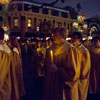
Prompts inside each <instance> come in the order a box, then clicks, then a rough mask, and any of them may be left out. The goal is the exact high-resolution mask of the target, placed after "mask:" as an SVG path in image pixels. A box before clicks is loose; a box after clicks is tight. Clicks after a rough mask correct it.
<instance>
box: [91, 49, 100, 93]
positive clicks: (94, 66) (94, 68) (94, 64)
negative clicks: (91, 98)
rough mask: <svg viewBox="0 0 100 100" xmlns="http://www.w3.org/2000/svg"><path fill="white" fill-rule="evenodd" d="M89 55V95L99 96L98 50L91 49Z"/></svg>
mask: <svg viewBox="0 0 100 100" xmlns="http://www.w3.org/2000/svg"><path fill="white" fill-rule="evenodd" d="M90 55H91V73H90V84H89V93H90V94H95V93H97V94H100V48H95V47H92V48H91V49H90Z"/></svg>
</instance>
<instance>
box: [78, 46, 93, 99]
mask: <svg viewBox="0 0 100 100" xmlns="http://www.w3.org/2000/svg"><path fill="white" fill-rule="evenodd" d="M78 49H79V50H80V51H81V52H82V57H81V59H82V60H81V68H80V78H79V81H78V94H79V99H78V100H86V98H87V93H88V87H89V78H90V69H91V63H90V53H89V50H88V49H87V48H86V47H84V45H82V44H81V45H80V46H79V47H78Z"/></svg>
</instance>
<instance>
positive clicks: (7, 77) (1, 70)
mask: <svg viewBox="0 0 100 100" xmlns="http://www.w3.org/2000/svg"><path fill="white" fill-rule="evenodd" d="M17 86H18V85H17V83H16V75H15V70H14V67H13V60H12V52H11V50H10V48H9V47H8V46H7V45H6V43H5V42H4V30H3V29H2V28H1V27H0V100H19V99H20V98H19V94H18V87H17Z"/></svg>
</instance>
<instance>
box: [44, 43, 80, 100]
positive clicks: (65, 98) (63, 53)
mask: <svg viewBox="0 0 100 100" xmlns="http://www.w3.org/2000/svg"><path fill="white" fill-rule="evenodd" d="M50 50H53V52H54V57H53V62H54V63H53V64H51V57H50ZM78 54H79V53H78V51H77V49H75V48H74V47H73V46H72V45H71V44H70V43H68V42H66V43H64V44H63V45H62V46H60V47H57V46H55V45H53V46H52V47H51V48H49V49H48V50H47V53H46V61H45V82H44V96H43V97H44V98H43V100H72V98H73V97H72V93H73V87H74V85H75V84H76V81H77V79H78V77H79V75H78V74H77V67H80V64H79V63H78V60H79V59H78V58H79V55H78ZM74 88H75V87H74ZM75 95H78V94H77V92H76V93H75Z"/></svg>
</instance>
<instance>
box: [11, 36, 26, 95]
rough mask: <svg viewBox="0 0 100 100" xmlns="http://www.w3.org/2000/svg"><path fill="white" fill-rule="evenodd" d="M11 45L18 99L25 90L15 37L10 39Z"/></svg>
mask: <svg viewBox="0 0 100 100" xmlns="http://www.w3.org/2000/svg"><path fill="white" fill-rule="evenodd" d="M10 43H11V47H10V48H11V50H12V53H13V56H12V57H13V64H14V67H15V72H16V78H17V82H18V91H19V95H20V97H22V96H24V95H25V89H24V79H23V68H22V57H21V49H20V46H19V43H18V40H17V38H16V37H11V38H10Z"/></svg>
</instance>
